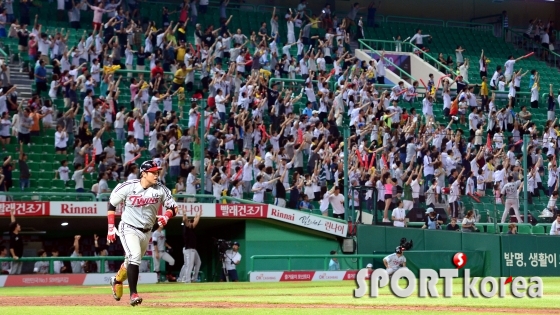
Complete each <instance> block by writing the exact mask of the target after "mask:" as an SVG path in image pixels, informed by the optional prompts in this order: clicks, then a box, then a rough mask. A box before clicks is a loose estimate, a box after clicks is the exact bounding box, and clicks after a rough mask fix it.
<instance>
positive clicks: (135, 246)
mask: <svg viewBox="0 0 560 315" xmlns="http://www.w3.org/2000/svg"><path fill="white" fill-rule="evenodd" d="M109 202H110V203H111V204H112V205H113V206H115V207H117V206H118V205H119V204H120V203H122V202H124V210H123V213H122V215H121V222H120V224H119V227H118V233H117V234H118V236H119V237H120V239H121V242H122V244H123V248H124V251H125V254H126V260H125V264H127V265H128V263H132V264H134V265H140V262H141V259H142V257H143V256H144V254H145V253H146V249H147V248H148V244H149V242H150V239H151V236H152V228H153V226H154V224H156V220H157V215H158V210H159V207H160V206H161V205H163V207H164V208H165V209H173V208H175V207H176V206H177V204H176V203H175V200H174V199H173V196H172V195H171V191H169V189H168V188H167V187H165V186H164V185H162V184H160V183H157V184H155V185H153V186H151V187H148V188H147V189H144V188H143V187H142V185H140V180H139V179H134V180H128V181H126V182H124V183H122V184H119V185H118V186H117V187H116V188H115V189H114V190H113V191H112V192H111V197H110V200H109Z"/></svg>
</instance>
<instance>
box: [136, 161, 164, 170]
mask: <svg viewBox="0 0 560 315" xmlns="http://www.w3.org/2000/svg"><path fill="white" fill-rule="evenodd" d="M159 170H161V166H159V165H158V164H157V163H156V162H154V161H152V160H150V161H146V162H144V163H142V165H140V172H155V171H159Z"/></svg>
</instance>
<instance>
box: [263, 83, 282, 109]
mask: <svg viewBox="0 0 560 315" xmlns="http://www.w3.org/2000/svg"><path fill="white" fill-rule="evenodd" d="M278 95H280V92H279V91H278V84H274V85H273V86H272V89H270V88H268V89H267V97H266V99H267V101H268V108H272V107H273V106H274V104H275V103H276V100H277V99H278Z"/></svg>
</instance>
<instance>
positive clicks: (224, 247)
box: [216, 239, 233, 257]
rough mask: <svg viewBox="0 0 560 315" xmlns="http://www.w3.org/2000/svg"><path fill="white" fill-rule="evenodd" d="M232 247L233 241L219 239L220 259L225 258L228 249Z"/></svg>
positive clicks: (217, 245) (217, 241) (217, 243)
mask: <svg viewBox="0 0 560 315" xmlns="http://www.w3.org/2000/svg"><path fill="white" fill-rule="evenodd" d="M232 246H233V242H232V241H226V240H223V239H217V240H216V247H217V248H218V252H219V253H220V257H223V256H224V254H225V253H226V251H227V250H228V249H231V247H232Z"/></svg>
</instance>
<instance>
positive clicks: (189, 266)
mask: <svg viewBox="0 0 560 315" xmlns="http://www.w3.org/2000/svg"><path fill="white" fill-rule="evenodd" d="M194 252H195V250H194V249H191V248H189V249H186V250H185V251H184V258H185V266H186V267H185V283H190V282H191V279H192V277H191V273H192V270H193V267H194V263H195V255H194Z"/></svg>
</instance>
